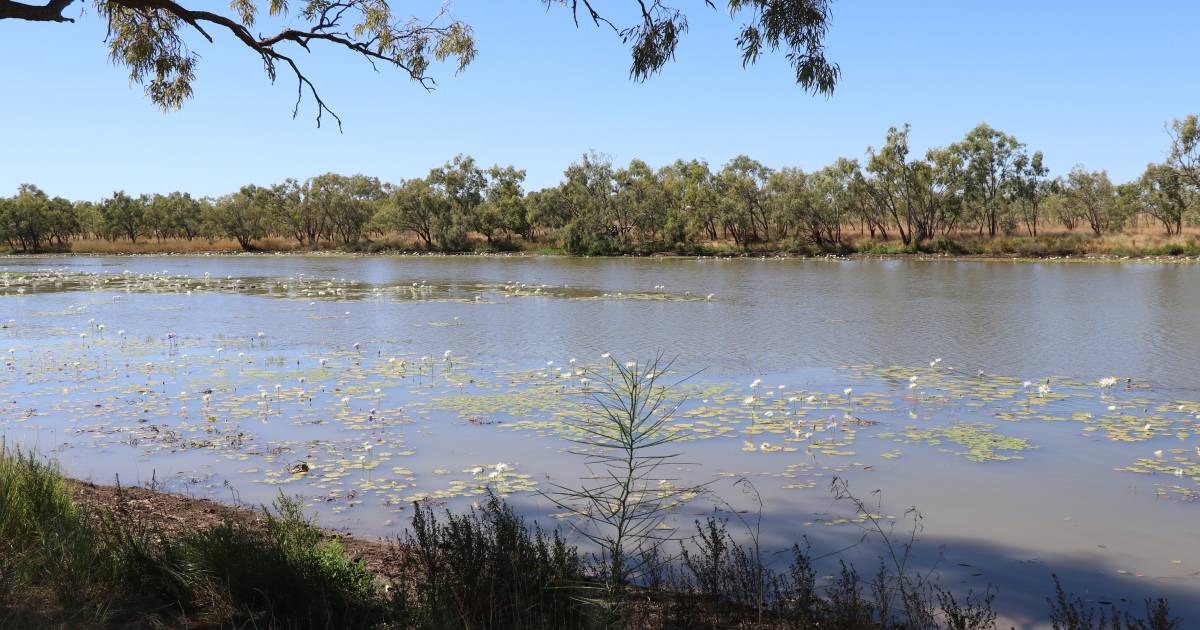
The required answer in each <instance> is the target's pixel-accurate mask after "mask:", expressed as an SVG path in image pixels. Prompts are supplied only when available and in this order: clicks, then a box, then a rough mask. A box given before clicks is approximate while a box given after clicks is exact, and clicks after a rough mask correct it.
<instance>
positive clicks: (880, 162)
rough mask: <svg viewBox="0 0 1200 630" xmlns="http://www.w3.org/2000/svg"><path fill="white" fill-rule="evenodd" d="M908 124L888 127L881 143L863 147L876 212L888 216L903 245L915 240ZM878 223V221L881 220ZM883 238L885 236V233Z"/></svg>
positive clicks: (916, 239) (868, 187) (914, 213)
mask: <svg viewBox="0 0 1200 630" xmlns="http://www.w3.org/2000/svg"><path fill="white" fill-rule="evenodd" d="M910 130H911V127H910V126H909V125H908V124H907V123H906V124H905V125H904V126H903V127H901V128H896V127H891V128H889V129H888V132H887V138H886V139H885V140H884V143H883V146H882V147H880V148H879V150H878V151H876V150H875V149H874V148H868V149H867V156H868V158H867V172H868V173H869V174H870V175H871V177H870V178H867V179H865V183H866V185H867V187H866V190H867V191H868V192H869V195H870V198H871V201H872V203H873V204H874V206H875V208H876V212H877V213H878V214H880V215H884V216H888V217H891V219H892V221H893V223H894V224H895V226H896V231H897V232H898V233H899V234H900V240H901V241H902V242H903V243H904V244H905V245H910V244H913V243H916V242H918V241H919V240H920V239H919V235H918V234H917V233H916V232H917V216H916V207H915V203H914V199H913V181H912V172H911V170H912V167H911V165H910V164H909V159H908V154H909V146H908V134H909V131H910ZM881 225H882V223H881ZM884 238H887V237H886V235H885V236H884Z"/></svg>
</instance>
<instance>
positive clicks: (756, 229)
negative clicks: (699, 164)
mask: <svg viewBox="0 0 1200 630" xmlns="http://www.w3.org/2000/svg"><path fill="white" fill-rule="evenodd" d="M770 177H771V169H769V168H767V167H766V166H763V165H762V163H760V162H758V161H757V160H752V159H750V158H749V157H748V156H745V155H739V156H737V157H735V158H733V159H732V160H730V161H729V163H728V164H726V165H725V166H724V168H722V169H721V172H720V173H719V174H718V175H717V179H718V181H719V182H720V184H719V186H720V190H721V194H722V196H723V198H724V199H723V200H722V201H723V203H722V205H721V208H722V211H723V212H722V214H723V215H724V216H723V217H722V219H723V221H722V222H723V223H724V227H725V230H726V231H727V232H728V233H729V234H730V235H731V236H732V237H733V240H734V242H735V243H737V244H738V245H746V244H747V243H753V242H757V241H760V240H762V241H769V240H771V223H770V218H771V217H770V208H769V207H768V204H767V193H766V190H765V188H766V184H767V180H768V179H770Z"/></svg>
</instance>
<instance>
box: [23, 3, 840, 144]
mask: <svg viewBox="0 0 1200 630" xmlns="http://www.w3.org/2000/svg"><path fill="white" fill-rule="evenodd" d="M526 1H529V0H526ZM540 1H541V2H543V3H544V4H546V5H547V7H554V6H556V5H558V6H562V7H566V8H567V10H568V11H569V12H570V14H571V16H572V18H573V19H574V22H575V24H576V26H578V25H579V22H580V18H581V17H582V18H583V19H584V20H585V21H590V22H592V23H593V24H594V25H596V26H598V27H603V28H608V29H611V30H612V31H613V32H614V33H615V34H616V35H617V36H618V37H619V38H620V39H621V41H622V42H623V43H624V44H626V45H627V46H629V49H630V54H631V57H632V60H631V63H630V69H629V74H630V77H631V78H633V79H634V80H637V81H643V80H645V79H647V78H649V77H650V76H651V75H653V74H655V73H657V72H658V71H659V70H661V69H662V68H663V67H664V66H665V65H666V64H667V63H668V62H669V61H671V60H672V59H674V58H675V51H676V47H677V45H678V43H679V38H680V37H681V36H682V35H683V34H685V33H686V32H687V30H688V21H687V15H686V14H685V13H684V12H683V11H682V10H680V9H677V8H674V7H672V6H669V5H667V4H665V3H664V1H663V0H633V1H631V0H625V1H626V3H627V4H626V5H625V7H626V8H627V9H631V10H633V12H634V13H635V14H636V17H634V18H632V19H631V21H630V23H629V24H625V23H623V22H621V19H622V18H621V17H616V16H610V15H609V11H610V10H618V9H614V8H613V7H612V6H611V3H608V4H609V6H607V7H604V9H603V11H604V12H603V13H602V12H601V11H600V10H597V9H596V8H595V7H594V6H593V2H592V1H591V0H540ZM830 2H831V0H727V8H728V10H729V12H730V14H731V15H732V16H734V17H735V18H737V19H744V20H745V21H744V23H743V24H742V25H741V26H740V30H739V32H738V34H737V36H736V39H735V43H736V46H737V48H738V50H739V51H740V53H741V57H742V63H743V65H748V64H751V63H754V62H755V61H757V60H758V58H759V57H760V56H761V55H762V54H763V53H764V52H767V51H783V53H784V55H785V57H786V58H787V60H788V62H789V63H790V64H791V66H792V67H793V69H794V70H795V78H796V82H797V83H798V84H799V85H800V86H801V87H803V88H804V89H806V90H808V91H811V92H813V93H824V94H829V93H832V91H833V89H834V86H835V84H836V83H837V79H838V76H839V73H840V70H839V68H838V66H837V65H836V64H834V63H832V62H830V61H829V60H828V59H827V58H826V56H825V48H824V40H825V34H826V31H827V29H828V25H829V18H830V6H829V5H830ZM704 3H705V5H706V6H707V8H708V9H711V10H716V8H717V7H716V4H715V3H714V0H704ZM299 4H300V6H298V7H293V6H289V3H288V1H287V0H231V1H230V3H229V6H228V8H227V9H224V10H221V9H215V8H213V7H212V5H211V3H208V2H200V0H78V1H77V0H42V1H40V2H36V3H35V2H30V1H28V0H26V1H23V2H22V1H18V0H0V20H4V19H16V20H28V21H35V22H74V17H72V16H73V15H79V14H80V13H82V12H83V11H85V10H86V8H87V7H88V6H91V7H92V8H94V10H95V11H96V13H97V14H98V15H99V16H100V17H101V18H102V19H103V20H104V21H105V22H106V23H107V26H108V37H107V39H106V42H107V45H108V52H109V57H110V58H111V59H112V61H113V62H114V63H116V64H119V65H123V66H125V67H127V68H128V69H129V78H130V80H131V81H132V82H134V83H138V84H140V85H143V86H145V90H146V95H147V96H148V97H149V98H150V100H151V101H153V102H154V103H155V104H156V105H158V106H159V107H161V108H162V109H163V110H175V109H179V108H180V107H182V106H183V104H184V103H185V102H186V101H187V100H188V99H189V98H190V97H191V96H192V84H193V82H194V80H195V78H196V68H197V66H198V65H199V62H200V56H199V55H198V54H197V53H196V52H195V51H194V50H193V44H194V42H195V41H196V40H197V39H202V40H205V41H207V42H208V43H209V44H217V43H218V39H217V36H219V35H225V36H230V37H231V38H232V39H222V40H220V41H221V42H222V45H224V43H225V42H226V41H230V42H234V43H236V44H239V45H242V46H244V47H246V48H248V49H249V50H250V51H251V52H252V53H253V54H254V55H256V56H257V57H258V58H259V60H260V61H261V62H262V64H263V68H264V70H265V71H266V73H267V77H268V78H269V79H270V80H271V81H272V82H274V81H275V79H276V78H277V75H278V72H279V71H280V69H282V70H283V72H284V73H287V74H290V75H291V76H292V77H293V78H294V79H295V81H296V103H295V106H294V108H293V110H292V115H293V117H294V116H296V115H297V114H298V113H299V108H300V104H301V103H302V101H303V100H304V98H305V96H308V97H310V98H311V99H312V100H313V101H314V102H315V104H316V120H317V125H318V126H320V124H321V121H322V118H323V117H324V116H325V115H329V116H331V117H333V118H334V119H335V120H336V122H337V123H338V126H339V128H340V127H341V123H342V121H341V118H339V117H338V115H337V114H336V113H335V112H334V111H333V110H332V109H331V108H330V107H329V105H327V103H326V101H325V98H324V97H323V96H322V94H321V93H320V92H319V91H318V90H317V86H316V85H315V84H314V82H313V81H312V80H311V79H310V78H309V76H308V75H307V74H305V72H304V70H303V69H302V68H301V65H300V63H299V62H298V61H297V59H298V58H299V56H298V55H299V53H300V52H305V53H316V52H318V51H325V50H334V51H337V50H340V51H342V52H348V53H350V54H351V55H354V56H357V57H359V58H361V59H363V60H365V61H366V62H368V63H370V64H371V65H372V66H373V67H376V66H377V65H383V66H385V67H391V68H393V69H396V70H398V71H399V72H401V73H402V74H403V75H405V76H407V77H408V78H409V79H411V80H413V81H415V82H417V83H419V84H420V85H422V86H424V87H425V88H427V89H432V87H433V86H434V84H435V82H434V79H433V77H432V76H430V74H429V72H430V67H431V66H432V65H433V64H434V63H435V62H449V63H452V64H453V65H454V66H455V67H456V68H457V70H458V71H460V72H461V71H462V70H463V69H465V68H466V67H467V66H468V65H469V64H470V63H471V61H472V60H474V59H475V56H476V54H477V53H478V51H477V49H476V46H475V35H474V31H473V29H472V26H471V25H470V24H468V23H466V22H464V21H461V20H457V19H455V18H453V17H452V16H451V15H450V13H449V11H448V9H447V8H446V7H445V6H443V7H442V8H441V9H440V10H439V11H437V12H436V13H434V14H433V15H427V16H411V17H405V16H402V15H399V14H397V13H396V12H395V11H394V10H393V9H392V7H391V6H390V5H389V3H388V2H387V0H303V1H302V2H301V3H299ZM597 4H598V3H597ZM264 17H265V18H266V19H267V20H268V21H273V23H278V24H280V26H279V27H278V30H276V31H274V32H273V33H270V34H266V35H262V34H255V32H256V31H255V30H254V29H255V27H256V25H259V23H260V21H261V20H262V19H263V18H264Z"/></svg>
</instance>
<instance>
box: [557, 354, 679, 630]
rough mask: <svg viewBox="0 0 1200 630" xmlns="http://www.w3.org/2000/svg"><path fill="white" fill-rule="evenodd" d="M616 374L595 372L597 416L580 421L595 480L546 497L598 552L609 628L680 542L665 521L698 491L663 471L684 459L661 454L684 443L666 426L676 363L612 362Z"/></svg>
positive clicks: (581, 448) (583, 450) (579, 447)
mask: <svg viewBox="0 0 1200 630" xmlns="http://www.w3.org/2000/svg"><path fill="white" fill-rule="evenodd" d="M611 361H612V370H611V371H610V372H594V373H593V374H592V377H593V381H594V382H595V383H596V389H595V390H593V394H592V397H591V403H592V407H591V410H592V413H591V414H589V415H587V416H586V417H584V418H583V419H581V420H577V421H575V424H574V429H575V430H576V432H577V433H578V435H580V436H582V437H580V438H577V439H575V440H574V442H575V444H576V448H575V449H574V450H573V451H572V452H574V453H575V454H577V455H579V456H581V457H583V458H584V460H585V465H586V466H587V469H588V474H587V475H586V476H585V477H583V479H582V480H581V484H580V485H579V486H578V487H570V486H565V485H561V484H554V485H553V486H552V490H550V491H549V492H547V493H545V496H546V497H547V498H549V499H550V501H552V502H553V503H554V504H555V505H556V506H557V507H559V508H560V509H563V510H565V511H566V512H567V513H568V514H569V515H570V516H572V517H573V520H571V521H570V522H571V525H572V527H573V528H574V529H575V530H576V531H577V532H578V533H579V534H580V535H582V536H583V537H584V538H586V539H587V540H588V541H589V542H590V543H592V544H593V545H595V546H596V548H597V549H599V552H598V557H597V564H598V567H599V574H600V575H599V579H600V583H601V584H602V585H603V594H602V596H601V598H599V599H598V600H597V603H601V604H603V608H604V610H605V611H606V616H607V623H609V624H610V625H611V624H615V623H617V622H618V620H619V618H620V607H621V604H622V602H623V601H624V599H625V595H626V590H627V588H628V587H629V585H630V584H632V583H637V582H641V581H643V580H644V579H645V578H646V577H647V576H649V575H650V574H652V573H654V572H655V571H656V569H657V565H658V564H659V563H661V562H663V561H664V559H663V556H662V554H660V553H659V550H660V549H661V548H662V546H663V545H664V544H665V543H667V542H668V541H671V540H674V533H675V532H674V529H673V528H670V527H669V526H667V524H666V517H667V516H668V514H669V513H670V512H671V510H672V509H674V508H675V507H676V506H677V505H678V504H679V503H680V502H681V501H684V500H685V499H686V498H687V497H689V496H693V495H695V494H696V493H697V492H698V489H697V488H681V487H677V486H676V485H675V482H676V480H675V479H670V478H666V477H663V476H661V475H660V474H659V471H660V469H661V468H662V466H663V465H664V464H666V463H667V462H672V461H674V460H676V458H677V457H678V453H669V452H668V453H664V452H661V450H660V447H663V446H665V445H668V444H670V443H672V442H675V441H676V440H678V439H680V437H681V435H680V434H678V433H674V432H671V431H670V430H669V429H668V427H667V423H668V421H669V420H670V418H671V415H672V414H673V413H674V411H675V409H676V407H677V406H678V405H677V404H672V403H671V402H670V400H669V398H668V392H669V389H670V388H669V387H668V386H666V385H663V384H662V383H661V382H660V381H661V379H662V378H663V376H664V375H665V374H666V373H667V372H668V371H669V370H670V367H671V364H670V362H664V361H663V359H662V357H661V356H659V357H657V358H655V359H653V360H651V361H647V362H644V363H638V362H630V363H624V364H622V363H621V362H620V361H617V360H616V359H611Z"/></svg>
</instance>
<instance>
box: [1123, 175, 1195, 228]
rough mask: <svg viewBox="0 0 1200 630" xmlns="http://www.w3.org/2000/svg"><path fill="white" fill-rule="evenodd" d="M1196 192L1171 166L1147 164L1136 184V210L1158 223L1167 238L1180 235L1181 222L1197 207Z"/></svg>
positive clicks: (1185, 177) (1186, 179) (1183, 176)
mask: <svg viewBox="0 0 1200 630" xmlns="http://www.w3.org/2000/svg"><path fill="white" fill-rule="evenodd" d="M1197 192H1200V191H1197V190H1195V189H1193V188H1192V187H1191V186H1190V185H1189V182H1188V177H1187V175H1186V174H1185V171H1183V170H1182V169H1179V168H1176V167H1173V166H1171V165H1170V164H1149V165H1147V166H1146V170H1145V172H1143V173H1142V176H1141V177H1140V178H1139V179H1138V180H1137V182H1136V193H1137V197H1138V201H1139V203H1138V207H1139V208H1141V209H1144V210H1145V211H1146V212H1148V213H1149V214H1150V216H1152V217H1154V218H1155V219H1157V220H1158V221H1159V222H1160V223H1162V224H1163V227H1164V228H1166V230H1167V236H1171V235H1172V234H1182V233H1183V218H1184V216H1185V215H1186V214H1187V213H1188V211H1189V209H1191V208H1192V207H1193V206H1195V205H1196V203H1197V201H1196V198H1197Z"/></svg>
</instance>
